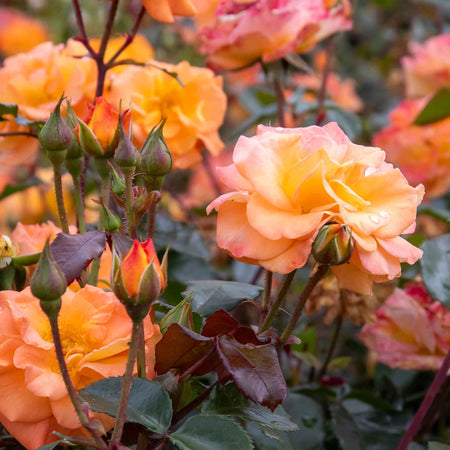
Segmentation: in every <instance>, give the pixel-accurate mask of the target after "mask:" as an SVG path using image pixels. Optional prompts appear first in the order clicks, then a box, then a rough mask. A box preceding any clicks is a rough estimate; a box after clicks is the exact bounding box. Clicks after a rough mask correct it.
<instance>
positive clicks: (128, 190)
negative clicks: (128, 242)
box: [125, 170, 136, 239]
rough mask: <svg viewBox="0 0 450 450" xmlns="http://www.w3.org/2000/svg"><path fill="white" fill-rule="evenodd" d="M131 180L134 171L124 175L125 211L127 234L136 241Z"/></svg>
mask: <svg viewBox="0 0 450 450" xmlns="http://www.w3.org/2000/svg"><path fill="white" fill-rule="evenodd" d="M133 178H134V170H133V171H131V172H128V171H127V173H125V211H126V217H127V221H128V234H129V235H130V237H131V238H132V239H136V224H135V223H134V211H133Z"/></svg>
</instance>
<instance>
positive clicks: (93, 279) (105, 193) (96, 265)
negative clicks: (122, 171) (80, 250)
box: [89, 158, 110, 286]
mask: <svg viewBox="0 0 450 450" xmlns="http://www.w3.org/2000/svg"><path fill="white" fill-rule="evenodd" d="M95 162H96V164H97V167H98V168H99V170H98V171H99V172H100V176H101V179H102V181H101V187H100V197H101V198H102V200H103V204H104V205H107V204H108V203H109V180H110V173H109V169H107V167H108V166H107V163H106V160H103V159H101V158H95ZM102 169H104V170H102ZM104 229H105V213H104V211H103V208H100V217H99V219H98V226H97V230H98V231H103V230H104ZM99 269H100V258H97V259H95V260H94V261H93V262H92V266H91V273H90V274H89V284H91V285H93V286H96V285H97V279H98V271H99Z"/></svg>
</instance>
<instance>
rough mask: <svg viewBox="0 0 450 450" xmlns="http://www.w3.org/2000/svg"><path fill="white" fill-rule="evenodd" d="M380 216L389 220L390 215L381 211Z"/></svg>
mask: <svg viewBox="0 0 450 450" xmlns="http://www.w3.org/2000/svg"><path fill="white" fill-rule="evenodd" d="M378 214H379V216H380V217H382V218H383V219H388V218H389V214H388V213H387V212H386V211H380V212H379V213H378Z"/></svg>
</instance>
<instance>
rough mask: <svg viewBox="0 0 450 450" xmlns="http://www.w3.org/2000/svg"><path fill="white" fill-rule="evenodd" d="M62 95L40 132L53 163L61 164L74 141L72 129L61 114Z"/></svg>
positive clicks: (41, 141)
mask: <svg viewBox="0 0 450 450" xmlns="http://www.w3.org/2000/svg"><path fill="white" fill-rule="evenodd" d="M63 100H64V97H61V98H60V99H59V101H58V103H57V104H56V106H55V109H54V110H53V111H52V113H51V114H50V117H49V119H48V120H47V122H45V125H44V126H43V127H42V130H41V132H40V133H39V142H40V144H41V146H42V148H43V149H44V150H46V151H47V155H48V158H49V159H50V161H51V162H52V163H53V164H61V163H63V162H64V159H65V157H66V152H67V149H68V148H69V146H70V143H71V141H72V131H71V130H70V128H69V126H68V125H67V123H66V121H65V120H64V119H63V117H62V116H61V103H62V101H63Z"/></svg>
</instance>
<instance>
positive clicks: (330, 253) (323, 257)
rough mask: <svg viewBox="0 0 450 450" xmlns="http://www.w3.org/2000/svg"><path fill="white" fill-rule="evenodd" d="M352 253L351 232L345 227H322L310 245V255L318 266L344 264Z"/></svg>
mask: <svg viewBox="0 0 450 450" xmlns="http://www.w3.org/2000/svg"><path fill="white" fill-rule="evenodd" d="M352 253H353V239H352V232H351V230H350V228H349V227H348V226H347V225H343V224H340V223H329V224H327V225H324V226H323V227H322V228H321V229H320V231H319V233H318V234H317V237H316V239H315V241H314V242H313V245H312V254H313V256H314V258H315V259H316V261H317V262H318V263H319V264H323V265H328V266H337V265H339V264H344V263H346V262H347V261H348V260H349V259H350V258H351V256H352Z"/></svg>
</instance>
